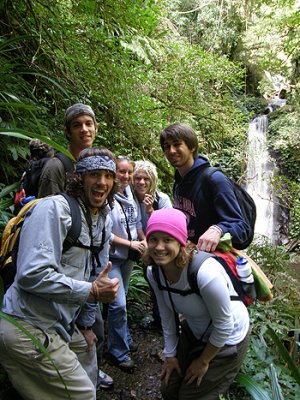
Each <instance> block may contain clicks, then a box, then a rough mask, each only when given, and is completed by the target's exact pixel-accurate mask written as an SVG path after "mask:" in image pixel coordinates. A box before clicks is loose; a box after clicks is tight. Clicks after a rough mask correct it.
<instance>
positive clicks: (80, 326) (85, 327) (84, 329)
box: [76, 324, 93, 331]
mask: <svg viewBox="0 0 300 400" xmlns="http://www.w3.org/2000/svg"><path fill="white" fill-rule="evenodd" d="M76 325H77V328H78V329H79V330H80V331H91V330H92V329H93V327H92V326H84V325H80V324H76Z"/></svg>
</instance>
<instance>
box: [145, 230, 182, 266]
mask: <svg viewBox="0 0 300 400" xmlns="http://www.w3.org/2000/svg"><path fill="white" fill-rule="evenodd" d="M147 242H148V254H149V256H150V257H151V258H152V259H153V260H154V262H155V264H157V265H161V266H165V265H170V264H173V263H174V261H175V259H176V258H177V256H178V254H179V251H180V247H181V245H180V243H179V242H178V241H177V240H176V239H175V238H173V237H172V236H170V235H167V234H166V233H163V232H153V233H152V234H151V235H150V236H149V238H148V241H147Z"/></svg>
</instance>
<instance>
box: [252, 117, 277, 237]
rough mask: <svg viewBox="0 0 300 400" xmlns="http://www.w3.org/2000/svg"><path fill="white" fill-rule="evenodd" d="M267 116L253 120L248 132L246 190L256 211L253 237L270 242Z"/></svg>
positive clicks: (271, 207) (270, 162)
mask: <svg viewBox="0 0 300 400" xmlns="http://www.w3.org/2000/svg"><path fill="white" fill-rule="evenodd" d="M267 130H268V117H267V115H261V116H258V117H256V118H254V119H253V120H252V121H251V122H250V124H249V130H248V164H247V174H246V177H247V183H246V189H247V191H248V193H249V194H250V195H251V196H252V197H253V200H254V201H255V204H256V208H257V219H256V224H255V234H258V235H263V236H265V237H266V238H267V239H268V240H269V242H270V243H274V242H275V241H276V237H275V236H276V235H275V232H274V230H275V229H274V212H275V206H274V201H273V197H275V196H273V192H272V185H271V179H272V177H273V175H274V170H275V161H274V160H273V159H272V158H271V157H270V154H269V152H268V147H267Z"/></svg>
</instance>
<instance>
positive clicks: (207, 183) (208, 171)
mask: <svg viewBox="0 0 300 400" xmlns="http://www.w3.org/2000/svg"><path fill="white" fill-rule="evenodd" d="M216 171H220V172H222V169H221V168H220V167H211V166H210V167H205V168H204V169H203V171H202V174H201V178H202V180H203V192H204V196H205V197H206V198H207V199H208V198H210V196H211V192H212V185H211V179H210V178H211V176H212V175H213V174H214V173H215V172H216Z"/></svg>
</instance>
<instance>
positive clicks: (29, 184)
mask: <svg viewBox="0 0 300 400" xmlns="http://www.w3.org/2000/svg"><path fill="white" fill-rule="evenodd" d="M54 157H56V158H58V159H59V160H60V161H61V162H62V164H63V166H64V168H65V171H66V173H67V172H72V171H74V165H73V162H72V160H71V159H70V158H69V157H67V156H66V155H65V154H63V153H60V152H57V153H55V156H54ZM51 158H52V157H44V158H41V159H39V160H31V161H30V162H29V165H28V167H27V169H26V171H25V172H24V174H23V177H22V180H21V188H22V189H24V190H25V193H26V196H35V197H37V196H38V191H39V181H40V177H41V175H42V172H43V169H44V167H45V165H46V164H47V162H48V161H49V160H50V159H51Z"/></svg>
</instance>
